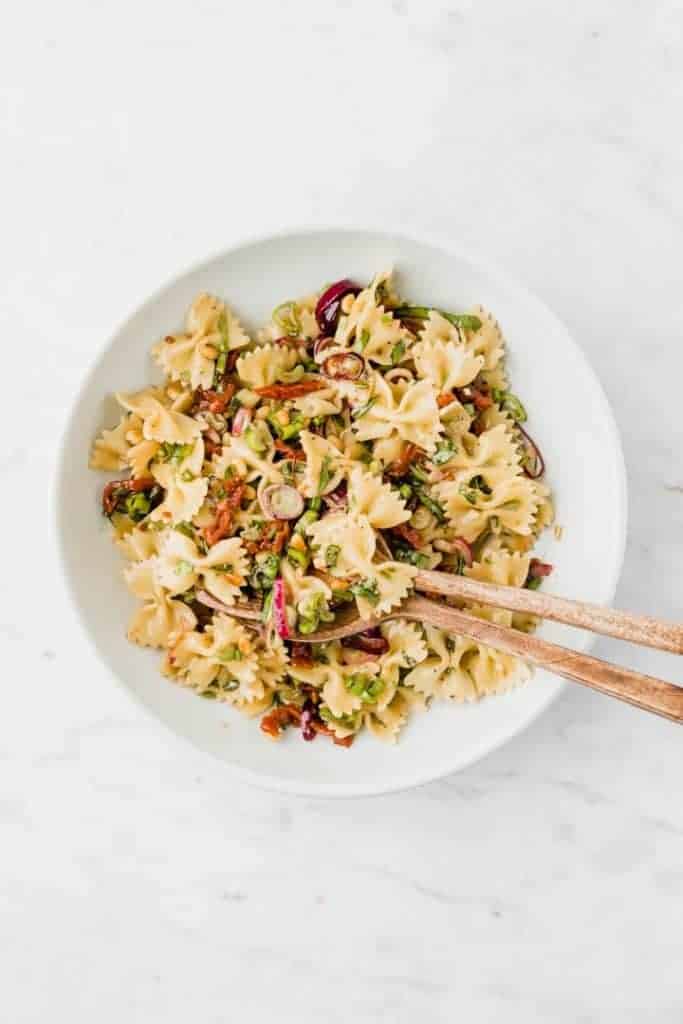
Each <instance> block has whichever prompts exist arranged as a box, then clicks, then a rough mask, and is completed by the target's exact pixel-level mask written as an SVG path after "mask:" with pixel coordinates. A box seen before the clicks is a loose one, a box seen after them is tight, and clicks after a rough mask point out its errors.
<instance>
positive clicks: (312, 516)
mask: <svg viewBox="0 0 683 1024" xmlns="http://www.w3.org/2000/svg"><path fill="white" fill-rule="evenodd" d="M318 519H319V516H318V513H317V512H316V511H315V509H312V508H308V509H306V511H305V512H304V514H303V515H302V516H301V517H300V518H299V519H298V520H297V523H296V526H295V527H294V533H300V534H301V536H302V537H303V536H305V535H306V528H307V527H308V526H310V525H311V523H315V522H316V521H317V520H318Z"/></svg>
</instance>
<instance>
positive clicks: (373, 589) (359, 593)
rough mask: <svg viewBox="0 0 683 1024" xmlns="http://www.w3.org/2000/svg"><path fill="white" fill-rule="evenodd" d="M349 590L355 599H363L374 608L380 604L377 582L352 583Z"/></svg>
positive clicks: (367, 580)
mask: <svg viewBox="0 0 683 1024" xmlns="http://www.w3.org/2000/svg"><path fill="white" fill-rule="evenodd" d="M349 589H350V591H351V593H352V594H353V595H354V597H363V598H365V600H366V601H367V602H368V603H369V604H371V605H373V606H374V605H376V604H378V603H379V588H378V586H377V580H371V579H365V580H359V582H358V583H352V584H351V586H350V587H349Z"/></svg>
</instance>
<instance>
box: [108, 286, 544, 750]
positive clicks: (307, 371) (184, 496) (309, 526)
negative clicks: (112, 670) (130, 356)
mask: <svg viewBox="0 0 683 1024" xmlns="http://www.w3.org/2000/svg"><path fill="white" fill-rule="evenodd" d="M254 339H255V340H254ZM152 354H153V358H154V361H155V363H156V365H157V367H158V368H160V369H161V371H162V373H163V374H164V378H165V379H164V382H163V384H161V385H157V386H151V387H146V388H143V389H141V390H138V391H133V392H126V393H123V392H122V393H119V394H117V395H116V400H117V401H118V403H119V406H120V407H121V410H122V412H121V413H120V415H119V419H118V422H117V423H114V424H113V425H111V426H110V427H107V428H105V429H104V430H103V431H102V433H101V435H100V436H99V437H98V438H97V439H96V440H95V442H94V444H93V448H92V452H91V457H90V466H91V468H92V469H95V470H99V471H101V472H104V473H109V474H119V476H120V478H119V479H110V480H109V481H108V482H107V483H106V484H105V486H104V490H103V492H102V508H103V512H104V514H105V515H106V516H107V517H108V518H109V520H110V522H111V524H112V533H113V538H114V541H115V543H116V545H117V547H118V548H119V550H120V552H121V554H122V556H123V558H124V559H125V562H126V568H125V570H124V577H125V580H126V582H127V584H128V587H129V589H130V590H131V592H132V594H133V595H134V597H135V598H136V599H137V600H138V602H139V606H138V608H137V610H136V612H135V613H134V615H133V618H132V620H131V622H130V624H129V629H128V636H129V638H130V640H131V641H132V642H134V643H137V644H140V645H142V646H145V647H150V648H157V649H159V650H160V651H162V652H163V661H162V665H161V671H162V672H163V674H164V675H165V676H166V677H167V678H168V679H169V680H171V681H173V682H174V683H176V684H178V685H180V686H183V687H185V688H187V689H188V690H190V691H192V692H193V693H195V694H197V695H199V696H200V697H203V698H204V699H206V700H214V701H220V702H223V703H228V704H230V705H232V707H233V708H235V709H236V710H238V711H241V712H243V713H244V714H246V715H250V716H260V717H261V730H262V732H263V734H264V735H266V736H269V737H271V738H279V737H280V736H281V735H282V734H283V733H284V732H285V731H286V729H287V728H288V727H292V726H296V727H298V728H300V730H301V735H302V736H303V738H304V740H312V739H314V738H315V737H316V736H317V735H319V734H320V735H323V736H327V737H328V738H329V739H330V740H331V741H332V742H333V743H334V744H337V745H340V746H344V747H348V746H350V745H351V744H352V743H353V742H354V739H355V738H356V736H357V735H358V734H359V733H361V732H367V734H369V735H370V736H372V737H376V738H378V739H381V740H383V741H388V742H394V741H395V740H396V738H397V736H398V734H399V733H400V731H401V729H402V728H403V727H404V725H405V724H406V722H407V721H408V720H409V718H410V716H411V714H413V713H415V712H416V711H420V710H424V709H426V708H427V707H429V706H430V705H433V704H434V703H435V702H437V701H450V702H451V703H462V702H471V701H478V700H480V699H483V698H485V697H489V696H491V695H494V694H499V693H505V692H507V691H509V690H511V689H513V688H514V687H516V686H519V685H520V684H522V683H523V682H524V681H525V680H526V679H527V678H528V676H529V670H528V668H527V666H526V665H525V664H523V663H522V662H520V661H518V660H517V659H515V658H512V657H509V656H507V655H503V654H500V653H499V652H497V651H495V650H494V649H492V648H489V647H487V646H486V645H483V644H480V643H477V642H476V641H474V640H470V639H468V638H467V637H463V636H458V635H450V634H448V633H446V632H444V631H443V630H441V629H437V628H436V627H433V626H431V625H426V624H424V623H421V622H414V621H408V620H407V619H406V618H405V617H402V615H401V608H402V606H403V602H404V601H405V599H406V598H407V597H409V596H410V594H411V593H412V591H413V588H414V587H415V586H416V584H417V585H418V586H419V573H420V570H422V569H433V568H435V567H438V569H439V570H440V571H442V572H445V573H459V574H463V575H465V576H469V577H471V578H472V579H474V580H481V581H485V582H491V583H497V584H502V585H504V586H513V587H524V586H528V587H537V586H538V585H540V583H541V581H542V578H543V576H545V575H547V574H548V572H549V571H551V568H552V567H551V566H549V565H547V564H546V563H542V562H539V561H538V559H535V558H533V557H532V549H533V547H534V544H535V542H536V540H537V538H538V537H539V535H540V534H541V533H542V531H543V530H544V529H545V528H546V527H547V526H548V525H549V524H550V523H551V522H552V519H553V507H552V499H551V494H550V490H549V488H548V487H547V485H546V483H545V482H544V480H543V479H542V477H543V472H544V464H543V459H542V457H541V454H540V452H539V450H538V448H537V447H536V445H535V444H534V442H533V441H532V439H531V437H530V436H529V434H528V433H527V431H526V425H525V426H522V424H526V419H527V414H526V410H525V409H524V407H523V405H522V403H521V402H520V401H519V399H518V398H517V397H516V396H515V395H514V394H513V393H512V392H511V391H510V390H509V386H508V380H507V375H506V368H505V342H504V339H503V334H502V331H501V328H500V326H499V324H498V322H497V321H496V320H495V318H494V317H493V316H492V315H491V314H490V313H489V312H487V311H486V310H485V309H484V308H483V307H482V306H476V307H474V308H473V309H471V310H470V311H469V312H466V313H454V312H448V311H445V310H443V309H437V308H433V307H431V306H416V305H411V304H409V303H408V302H406V301H405V300H404V299H403V298H402V297H401V296H400V295H399V294H398V291H397V289H396V285H395V283H394V280H393V277H392V274H391V272H390V271H382V272H381V273H378V274H377V275H375V277H374V278H373V279H372V281H370V283H369V284H367V286H365V287H362V286H361V285H357V284H355V283H354V282H353V281H351V280H349V279H346V278H345V279H343V280H340V281H337V282H335V283H334V284H332V285H329V286H326V287H325V288H323V289H322V290H321V292H319V293H316V294H313V295H308V296H306V297H304V298H293V299H286V300H285V301H283V302H281V303H280V304H279V305H278V306H277V307H276V308H275V310H274V311H273V315H272V318H271V320H270V321H269V323H268V324H266V325H265V326H264V327H263V328H262V329H260V330H256V331H253V332H252V331H251V329H250V331H249V332H248V331H247V330H246V329H245V328H244V327H243V326H242V324H241V322H240V320H239V319H238V317H237V315H236V313H235V312H233V309H232V308H231V307H230V306H228V305H227V304H226V303H225V302H224V301H223V300H222V299H220V298H218V297H216V296H212V295H209V294H206V293H202V294H200V295H199V296H198V297H197V298H196V299H195V301H194V302H193V304H192V306H191V307H190V309H189V311H188V313H187V316H186V319H185V327H184V329H182V330H180V331H178V333H175V334H169V335H167V336H166V337H165V338H164V339H163V340H161V341H157V342H156V343H155V344H154V345H153V348H152ZM461 603H462V602H461ZM465 608H466V610H467V611H469V612H470V613H471V614H473V615H476V616H479V617H481V618H485V619H489V620H491V621H494V622H497V623H500V624H502V625H504V626H507V627H512V628H516V629H522V630H531V629H533V628H534V626H535V622H534V621H533V619H532V618H531V617H529V616H523V615H519V614H516V613H512V612H508V611H505V610H501V609H493V608H491V607H488V606H484V605H479V604H469V605H467V604H465ZM406 614H407V612H406ZM348 615H357V616H359V617H360V619H361V622H360V625H359V630H360V632H359V633H358V634H357V635H354V636H351V637H347V638H345V639H344V640H343V641H340V640H339V639H334V638H332V639H328V640H327V641H326V642H324V643H323V642H312V643H305V642H303V641H307V640H308V639H310V640H313V641H315V639H316V637H315V634H316V633H317V632H318V631H320V630H323V629H325V628H328V627H334V625H335V624H336V623H338V621H339V620H340V618H341V617H343V616H348ZM236 616H237V617H236ZM245 616H246V617H245Z"/></svg>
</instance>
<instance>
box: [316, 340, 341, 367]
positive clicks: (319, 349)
mask: <svg viewBox="0 0 683 1024" xmlns="http://www.w3.org/2000/svg"><path fill="white" fill-rule="evenodd" d="M336 344H337V342H336V341H335V339H334V338H330V337H324V338H316V340H315V341H314V343H313V358H314V359H315V361H316V363H322V362H323V359H324V356H323V353H324V351H325V349H327V348H333V347H334V346H335V345H336Z"/></svg>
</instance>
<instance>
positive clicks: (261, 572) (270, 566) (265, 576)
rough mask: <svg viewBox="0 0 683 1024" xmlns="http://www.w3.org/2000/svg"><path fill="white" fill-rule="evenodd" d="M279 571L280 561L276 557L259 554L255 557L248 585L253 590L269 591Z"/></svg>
mask: <svg viewBox="0 0 683 1024" xmlns="http://www.w3.org/2000/svg"><path fill="white" fill-rule="evenodd" d="M279 571H280V559H279V557H278V555H275V554H273V553H272V551H269V552H260V553H259V554H258V555H257V556H256V560H255V562H254V569H253V571H252V573H251V575H250V577H249V583H250V584H251V586H252V587H253V588H254V590H270V588H271V587H272V586H273V583H274V582H275V578H276V577H277V574H278V573H279Z"/></svg>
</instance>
